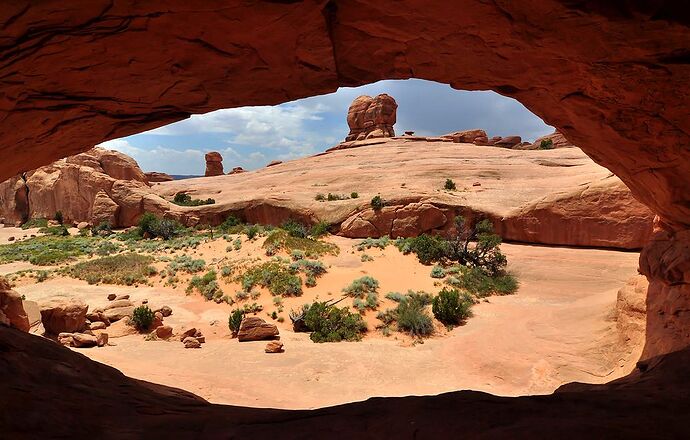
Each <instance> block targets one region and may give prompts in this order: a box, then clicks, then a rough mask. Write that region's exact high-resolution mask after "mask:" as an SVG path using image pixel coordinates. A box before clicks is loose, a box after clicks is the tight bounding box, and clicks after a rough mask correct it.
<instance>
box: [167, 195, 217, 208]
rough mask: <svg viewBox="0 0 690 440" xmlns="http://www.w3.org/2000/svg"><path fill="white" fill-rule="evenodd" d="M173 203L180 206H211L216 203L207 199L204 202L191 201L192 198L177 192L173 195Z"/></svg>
mask: <svg viewBox="0 0 690 440" xmlns="http://www.w3.org/2000/svg"><path fill="white" fill-rule="evenodd" d="M173 203H174V204H176V205H180V206H202V205H213V204H214V203H216V201H215V200H213V199H211V198H208V199H206V200H200V199H192V196H190V195H189V194H186V193H184V192H179V193H177V194H175V198H174V199H173Z"/></svg>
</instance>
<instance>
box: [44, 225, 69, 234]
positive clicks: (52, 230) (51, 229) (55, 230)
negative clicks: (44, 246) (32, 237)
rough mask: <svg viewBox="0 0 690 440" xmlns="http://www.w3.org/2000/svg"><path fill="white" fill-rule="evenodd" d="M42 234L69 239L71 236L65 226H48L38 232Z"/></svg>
mask: <svg viewBox="0 0 690 440" xmlns="http://www.w3.org/2000/svg"><path fill="white" fill-rule="evenodd" d="M38 232H40V233H41V234H46V235H53V236H55V237H67V236H69V231H68V230H67V228H66V227H65V226H64V225H59V226H48V227H45V228H41V229H39V230H38Z"/></svg>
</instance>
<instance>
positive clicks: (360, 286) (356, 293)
mask: <svg viewBox="0 0 690 440" xmlns="http://www.w3.org/2000/svg"><path fill="white" fill-rule="evenodd" d="M378 288H379V282H378V281H376V280H375V279H374V278H372V277H370V276H368V275H365V276H363V277H362V278H358V279H356V280H354V281H353V282H352V283H350V285H349V286H347V287H345V288H344V289H343V293H344V294H345V295H347V296H351V297H353V298H364V296H365V295H366V294H368V293H372V292H373V293H376V292H377V291H378Z"/></svg>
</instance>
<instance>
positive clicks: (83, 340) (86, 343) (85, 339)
mask: <svg viewBox="0 0 690 440" xmlns="http://www.w3.org/2000/svg"><path fill="white" fill-rule="evenodd" d="M72 343H73V344H74V346H75V347H77V348H88V347H95V346H96V345H98V339H96V336H93V335H89V334H85V333H72Z"/></svg>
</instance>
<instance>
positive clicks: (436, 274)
mask: <svg viewBox="0 0 690 440" xmlns="http://www.w3.org/2000/svg"><path fill="white" fill-rule="evenodd" d="M445 276H446V270H445V269H444V268H443V267H442V266H434V267H433V268H432V269H431V278H443V277H445Z"/></svg>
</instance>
